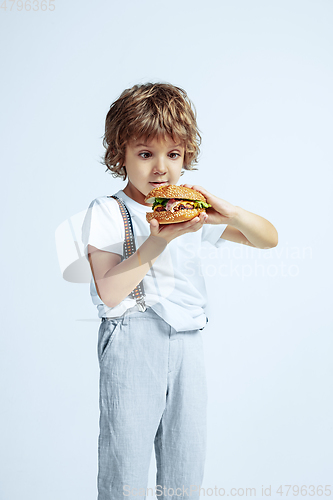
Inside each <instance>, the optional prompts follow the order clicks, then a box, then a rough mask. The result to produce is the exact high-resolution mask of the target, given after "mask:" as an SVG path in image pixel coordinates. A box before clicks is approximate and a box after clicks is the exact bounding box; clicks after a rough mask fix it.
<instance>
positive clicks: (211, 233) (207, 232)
mask: <svg viewBox="0 0 333 500" xmlns="http://www.w3.org/2000/svg"><path fill="white" fill-rule="evenodd" d="M227 226H228V224H204V225H203V226H202V233H201V241H202V242H204V241H208V243H210V244H211V245H214V246H215V247H216V248H219V247H220V246H221V245H223V244H224V243H225V242H226V240H224V239H222V238H221V235H222V233H223V231H224V230H225V229H226V227H227Z"/></svg>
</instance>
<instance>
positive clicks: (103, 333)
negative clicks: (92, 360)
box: [97, 318, 123, 364]
mask: <svg viewBox="0 0 333 500" xmlns="http://www.w3.org/2000/svg"><path fill="white" fill-rule="evenodd" d="M122 319H123V318H110V319H108V318H105V319H104V318H103V320H102V323H101V325H100V327H99V331H98V342H97V356H98V361H99V363H100V364H101V363H102V361H103V359H104V358H105V356H106V354H107V352H108V351H109V350H110V348H111V345H112V343H113V341H114V339H115V337H116V335H117V333H118V331H119V329H120V325H121V323H122Z"/></svg>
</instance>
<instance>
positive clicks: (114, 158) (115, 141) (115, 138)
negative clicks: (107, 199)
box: [101, 83, 201, 181]
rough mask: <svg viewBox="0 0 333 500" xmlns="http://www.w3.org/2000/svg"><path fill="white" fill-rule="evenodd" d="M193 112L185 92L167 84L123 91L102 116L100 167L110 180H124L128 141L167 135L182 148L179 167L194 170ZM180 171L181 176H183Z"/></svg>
mask: <svg viewBox="0 0 333 500" xmlns="http://www.w3.org/2000/svg"><path fill="white" fill-rule="evenodd" d="M196 117H197V113H196V109H195V106H194V104H193V103H192V102H191V101H190V99H189V98H188V96H187V93H186V92H185V90H183V89H181V88H179V87H175V86H174V85H171V84H170V83H145V84H139V85H134V86H133V87H132V88H130V89H126V90H124V91H123V92H122V94H121V95H120V96H119V97H118V99H117V100H116V101H114V102H113V103H112V104H111V106H110V109H109V111H108V113H107V115H106V120H105V134H104V137H103V146H104V148H105V149H106V152H105V154H104V156H103V161H102V162H101V163H102V164H103V165H106V166H107V170H106V172H107V171H108V170H109V171H110V172H111V173H112V176H113V177H122V178H123V180H124V181H125V180H126V178H127V172H126V166H125V165H124V162H125V152H126V145H127V144H128V143H129V142H131V141H132V140H136V139H143V140H144V141H148V140H150V139H151V140H154V139H155V138H157V140H159V139H161V138H163V139H165V138H166V136H170V137H171V138H172V139H173V140H174V141H175V142H176V141H179V142H181V143H182V144H183V146H184V149H185V156H184V163H183V168H184V169H185V170H198V169H197V168H195V167H194V165H195V164H197V163H198V156H199V153H200V144H201V135H200V133H199V129H198V126H197V122H196ZM183 173H184V172H183V171H182V172H181V175H183Z"/></svg>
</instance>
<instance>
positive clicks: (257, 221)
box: [221, 207, 278, 248]
mask: <svg viewBox="0 0 333 500" xmlns="http://www.w3.org/2000/svg"><path fill="white" fill-rule="evenodd" d="M235 209H236V210H235V215H234V216H233V217H231V219H230V222H228V227H226V228H225V230H224V231H223V233H222V235H221V238H222V239H224V240H229V241H234V242H236V243H242V244H243V245H250V246H251V247H255V248H272V247H276V245H277V244H278V233H277V230H276V229H275V227H274V226H273V224H271V223H270V222H269V221H268V220H266V219H264V218H263V217H261V216H260V215H256V214H253V213H252V212H248V211H247V210H244V209H243V208H241V207H235Z"/></svg>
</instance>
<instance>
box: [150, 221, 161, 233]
mask: <svg viewBox="0 0 333 500" xmlns="http://www.w3.org/2000/svg"><path fill="white" fill-rule="evenodd" d="M149 224H150V231H151V233H152V234H157V230H158V226H159V224H158V221H157V220H156V219H151V221H150V223H149Z"/></svg>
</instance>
